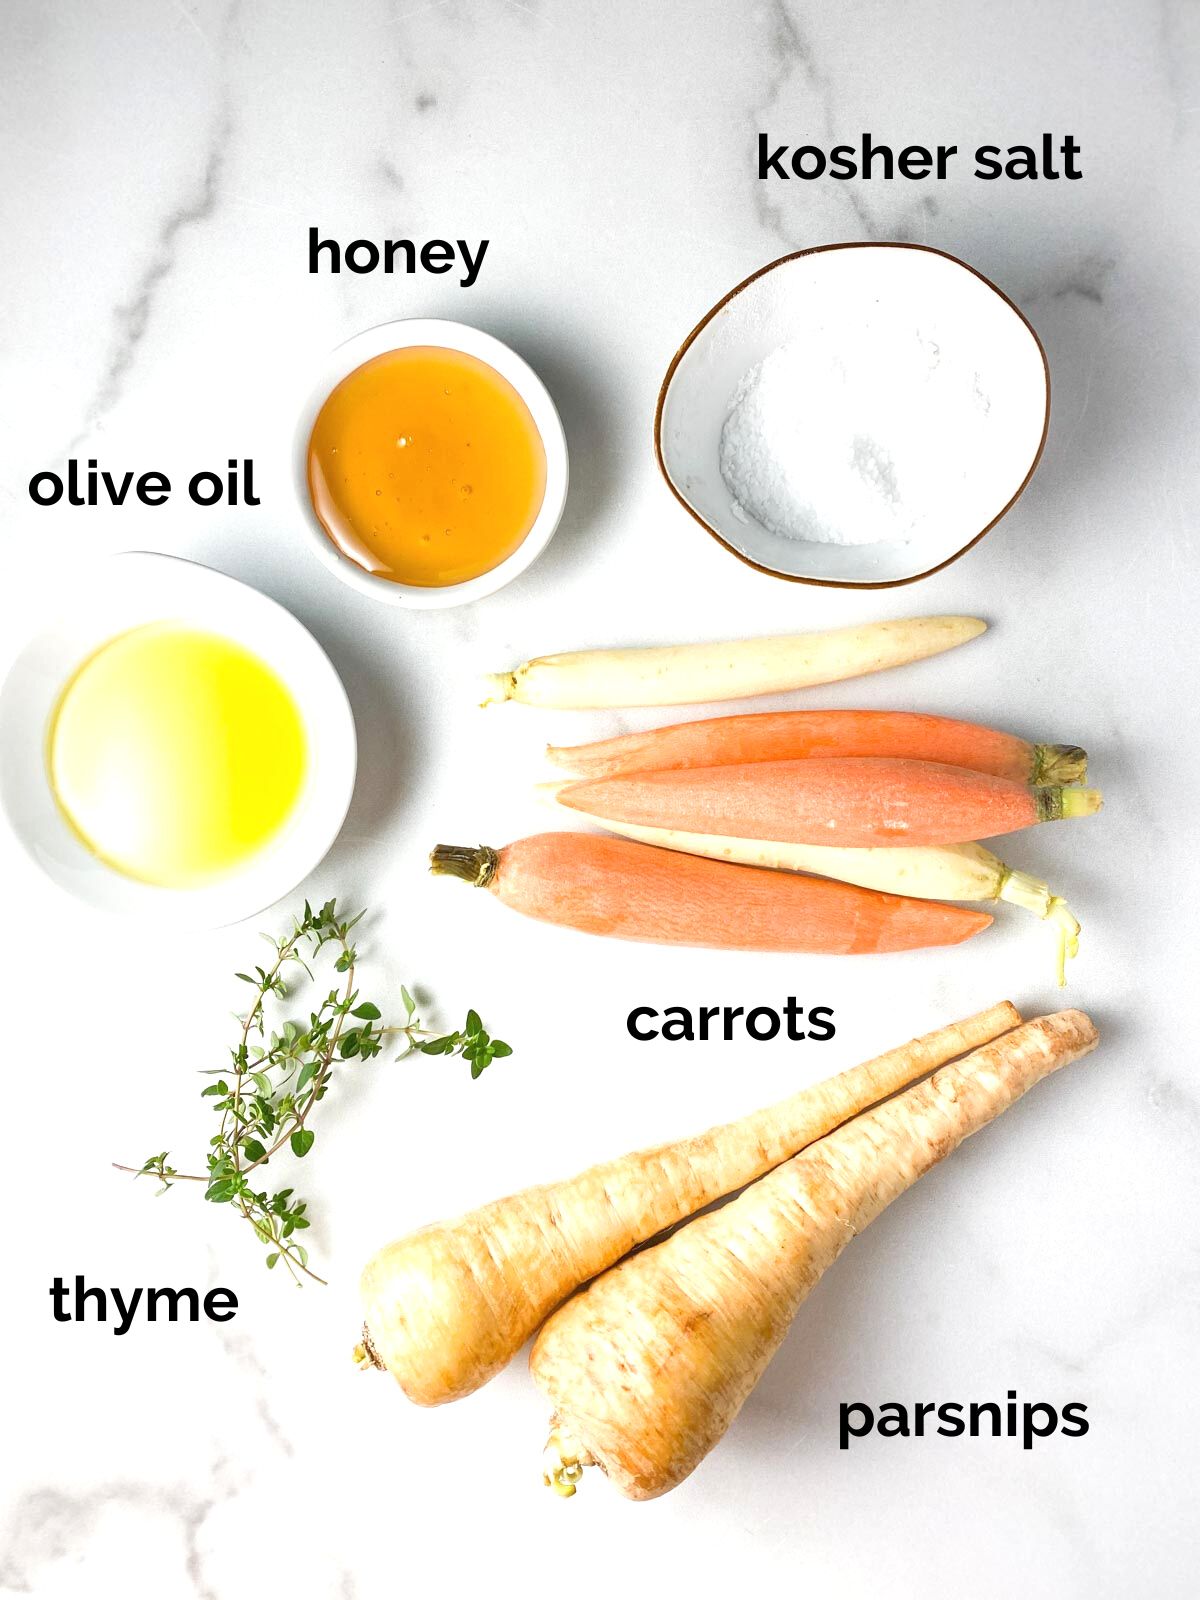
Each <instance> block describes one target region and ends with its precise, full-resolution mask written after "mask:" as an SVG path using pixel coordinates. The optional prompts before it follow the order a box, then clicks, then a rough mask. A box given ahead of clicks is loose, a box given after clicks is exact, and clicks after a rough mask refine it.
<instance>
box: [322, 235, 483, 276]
mask: <svg viewBox="0 0 1200 1600" xmlns="http://www.w3.org/2000/svg"><path fill="white" fill-rule="evenodd" d="M490 243H491V240H490V239H480V241H479V242H478V244H477V245H475V246H474V248H473V249H472V246H471V243H470V241H469V240H467V239H426V241H425V242H424V244H418V243H417V241H416V240H415V239H384V240H383V242H382V243H381V244H377V243H376V242H375V240H374V239H351V240H350V242H349V243H348V244H345V245H343V244H340V243H339V242H338V241H337V240H336V239H322V238H321V235H320V230H319V229H317V228H310V229H309V230H308V270H309V271H310V272H317V273H320V272H342V271H345V272H357V273H360V274H361V273H364V272H407V273H413V272H418V271H419V272H432V273H435V274H437V275H440V274H441V273H443V272H449V271H451V269H453V268H457V267H460V266H461V269H462V276H461V277H460V278H459V280H458V282H459V286H460V288H463V289H469V288H471V286H472V285H473V284H474V282H475V280H476V279H477V278H478V277H479V269H480V267H482V266H483V258H484V255H485V254H486V253H487V247H488V245H489V244H490Z"/></svg>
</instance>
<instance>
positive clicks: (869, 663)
mask: <svg viewBox="0 0 1200 1600" xmlns="http://www.w3.org/2000/svg"><path fill="white" fill-rule="evenodd" d="M986 627H987V623H986V622H981V621H980V619H979V618H978V617H910V618H904V619H901V620H898V621H895V622H870V623H866V624H864V625H863V626H861V627H857V628H834V629H832V630H831V631H829V632H827V633H801V634H794V635H787V636H782V637H778V638H768V639H737V640H730V641H728V642H725V643H719V644H681V645H662V646H658V647H654V648H651V649H648V650H576V651H571V652H569V653H567V654H562V655H552V656H537V657H535V658H534V659H533V660H532V661H526V662H524V663H523V664H522V665H521V666H519V667H517V668H516V669H515V670H514V671H512V672H498V673H494V674H492V675H491V676H490V677H489V678H488V680H487V686H488V697H487V699H485V700H484V702H483V703H484V705H492V704H495V703H496V702H498V701H501V700H519V701H522V702H523V703H524V704H525V705H532V706H552V707H557V708H559V709H569V708H570V709H577V710H588V709H596V708H602V707H607V706H674V705H689V704H700V703H702V702H704V701H707V700H736V699H740V698H741V697H742V696H745V695H756V694H777V693H779V692H781V691H783V690H786V689H806V688H809V687H811V686H812V685H814V684H819V683H836V682H838V681H839V680H840V679H843V678H858V677H862V676H863V675H864V674H866V673H869V672H882V671H883V670H884V669H885V668H887V667H899V666H903V665H904V664H905V663H906V662H909V661H920V660H922V659H923V658H925V657H926V656H934V655H939V654H940V653H941V652H942V651H943V650H951V649H953V648H954V646H955V645H960V644H965V643H966V642H967V641H968V640H969V639H975V638H977V637H978V636H979V635H980V634H981V633H982V632H983V631H984V629H985V628H986Z"/></svg>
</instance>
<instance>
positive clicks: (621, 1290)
mask: <svg viewBox="0 0 1200 1600" xmlns="http://www.w3.org/2000/svg"><path fill="white" fill-rule="evenodd" d="M1096 1042H1097V1034H1096V1030H1095V1028H1094V1027H1093V1025H1092V1023H1091V1022H1090V1020H1089V1019H1088V1018H1087V1017H1086V1016H1084V1015H1083V1013H1082V1012H1079V1011H1064V1012H1060V1013H1058V1014H1057V1015H1056V1016H1052V1017H1042V1018H1040V1019H1039V1020H1038V1021H1036V1022H1031V1023H1026V1024H1025V1025H1024V1026H1022V1027H1020V1028H1017V1029H1016V1030H1015V1031H1013V1032H1012V1033H1009V1034H1007V1035H1006V1036H1005V1037H1004V1038H1002V1039H999V1040H997V1041H996V1042H995V1043H992V1044H988V1045H985V1046H984V1047H983V1048H982V1049H980V1050H977V1051H975V1053H974V1054H973V1055H970V1056H968V1057H967V1058H966V1060H965V1061H962V1062H959V1063H957V1064H956V1065H953V1066H946V1067H943V1068H941V1069H940V1070H939V1071H937V1072H935V1073H934V1075H933V1077H932V1078H930V1079H929V1080H928V1081H927V1082H925V1083H922V1084H919V1085H917V1086H916V1087H915V1088H911V1089H907V1090H906V1091H905V1092H904V1093H903V1094H900V1095H898V1096H897V1097H896V1098H895V1099H893V1100H889V1101H887V1102H886V1103H885V1104H883V1105H881V1106H878V1107H877V1108H876V1109H875V1110H873V1111H869V1112H866V1113H864V1114H863V1115H862V1116H860V1117H857V1118H855V1119H854V1120H853V1121H852V1122H848V1123H846V1124H845V1125H844V1126H842V1127H840V1128H839V1129H838V1130H837V1131H836V1132H834V1133H831V1134H829V1135H828V1137H826V1138H824V1139H822V1140H820V1142H819V1143H817V1144H814V1145H812V1146H811V1147H810V1148H809V1149H807V1150H805V1151H804V1152H802V1153H801V1154H800V1155H798V1156H796V1157H795V1158H794V1159H792V1160H791V1161H788V1162H786V1163H784V1165H782V1166H780V1167H778V1168H777V1169H776V1170H775V1171H774V1172H772V1173H770V1174H769V1175H768V1176H767V1177H764V1178H761V1179H759V1181H758V1182H757V1183H755V1184H753V1185H751V1187H750V1188H749V1189H747V1190H746V1192H745V1193H744V1194H742V1195H741V1196H739V1197H738V1198H737V1199H736V1200H732V1201H730V1202H729V1203H728V1204H727V1205H726V1206H724V1207H723V1208H722V1209H721V1210H719V1211H716V1212H713V1213H710V1214H708V1215H706V1216H703V1217H698V1218H696V1219H695V1220H694V1221H692V1222H689V1223H688V1224H687V1225H686V1226H684V1227H683V1228H680V1229H679V1230H678V1231H677V1232H676V1233H674V1234H672V1235H671V1237H670V1238H669V1239H667V1240H666V1241H665V1243H663V1244H660V1245H657V1246H654V1247H652V1248H651V1249H649V1250H644V1251H642V1252H641V1253H640V1254H638V1255H635V1256H631V1257H630V1258H629V1260H627V1261H625V1262H623V1263H622V1264H621V1265H620V1266H618V1267H614V1268H613V1269H612V1270H611V1271H609V1272H606V1273H604V1274H603V1276H601V1277H599V1278H597V1279H596V1281H595V1282H594V1283H593V1284H591V1285H590V1287H589V1288H587V1289H585V1290H583V1291H582V1293H580V1294H577V1295H575V1296H574V1297H573V1298H572V1299H571V1300H569V1301H567V1303H566V1304H565V1305H564V1306H562V1307H561V1308H560V1309H559V1310H558V1311H557V1312H556V1313H555V1314H554V1315H553V1316H552V1317H551V1318H550V1319H549V1321H548V1322H547V1323H546V1324H545V1326H544V1327H543V1329H542V1331H541V1333H540V1334H539V1335H538V1338H537V1341H536V1343H535V1344H534V1347H533V1352H532V1354H531V1356H530V1368H531V1370H532V1372H533V1376H534V1379H535V1381H536V1383H537V1385H538V1387H539V1388H540V1389H541V1390H542V1392H543V1394H545V1396H546V1397H547V1399H548V1400H549V1402H550V1405H551V1408H552V1411H553V1418H552V1423H551V1427H552V1430H553V1431H552V1433H551V1440H550V1444H549V1446H548V1450H547V1457H546V1464H545V1471H546V1481H547V1482H548V1483H550V1484H551V1485H552V1486H553V1487H554V1488H556V1489H557V1490H558V1491H559V1492H560V1493H564V1494H572V1493H574V1490H575V1485H576V1482H577V1481H578V1479H579V1477H580V1475H581V1473H582V1471H583V1469H584V1468H585V1467H586V1466H588V1465H596V1466H599V1467H601V1468H602V1469H603V1470H604V1472H606V1473H607V1475H608V1476H609V1478H610V1479H611V1480H612V1481H613V1483H615V1484H616V1486H617V1488H618V1489H620V1490H621V1492H622V1493H623V1494H625V1495H628V1496H629V1497H630V1498H631V1499H635V1500H649V1499H652V1498H654V1497H655V1496H656V1495H660V1494H664V1493H665V1492H666V1491H667V1490H668V1489H672V1488H674V1487H675V1485H676V1484H678V1483H680V1482H681V1481H682V1480H683V1479H684V1478H686V1477H687V1475H688V1474H689V1473H690V1472H692V1471H693V1470H694V1468H695V1467H697V1466H698V1465H699V1463H700V1462H701V1461H702V1460H703V1458H704V1457H705V1455H707V1453H708V1452H709V1450H711V1449H712V1447H713V1445H714V1444H716V1442H717V1441H718V1439H720V1437H721V1435H722V1434H723V1433H724V1432H725V1430H726V1429H727V1428H728V1426H729V1424H730V1423H731V1422H732V1421H733V1419H734V1417H735V1416H736V1415H737V1413H738V1411H739V1410H740V1409H741V1406H742V1404H743V1402H744V1401H745V1399H746V1397H747V1395H749V1393H750V1391H751V1389H753V1387H754V1385H755V1384H756V1383H757V1381H758V1379H759V1378H760V1377H761V1375H762V1373H763V1371H764V1369H765V1368H766V1366H767V1363H768V1362H769V1361H770V1359H771V1357H772V1356H773V1355H774V1353H775V1351H776V1349H777V1348H778V1347H779V1345H780V1343H781V1342H782V1340H783V1337H784V1335H785V1334H786V1332H787V1330H788V1327H789V1325H790V1323H791V1321H792V1318H793V1317H794V1316H795V1314H796V1311H797V1310H798V1308H799V1306H800V1304H801V1302H802V1301H803V1300H804V1298H805V1296H806V1295H807V1294H808V1293H809V1291H810V1290H811V1289H812V1288H813V1286H814V1284H815V1283H816V1282H817V1280H818V1279H819V1278H820V1276H821V1274H822V1273H823V1272H824V1271H825V1269H826V1268H827V1267H828V1266H829V1265H830V1264H831V1263H832V1262H833V1261H835V1260H836V1259H837V1257H838V1256H839V1255H840V1254H841V1252H842V1250H843V1249H844V1248H845V1246H846V1245H847V1244H848V1243H849V1242H850V1240H851V1239H853V1238H854V1237H855V1235H856V1234H858V1233H861V1232H862V1230H863V1229H864V1228H865V1227H866V1226H867V1225H868V1223H870V1222H872V1221H873V1220H874V1218H876V1217H877V1216H878V1215H879V1214H880V1212H881V1211H882V1210H883V1209H884V1208H885V1207H886V1206H888V1205H889V1204H890V1203H891V1202H892V1201H893V1200H895V1199H896V1198H897V1196H899V1195H900V1194H902V1193H903V1192H904V1190H905V1189H907V1188H908V1187H909V1186H910V1184H912V1183H915V1182H916V1180H917V1179H918V1178H919V1177H921V1175H922V1174H923V1173H925V1172H928V1170H929V1169H930V1168H931V1167H932V1166H934V1165H935V1164H936V1163H937V1162H938V1161H940V1160H941V1159H942V1158H943V1157H944V1156H946V1155H948V1154H949V1153H950V1152H951V1151H952V1150H953V1149H954V1148H955V1147H956V1146H957V1145H959V1144H960V1143H961V1142H962V1141H963V1140H964V1139H966V1138H968V1137H969V1136H970V1135H971V1134H972V1133H975V1132H977V1131H978V1130H979V1129H980V1128H982V1127H983V1126H985V1124H987V1123H988V1122H990V1121H992V1119H993V1118H994V1117H997V1116H999V1115H1000V1113H1001V1112H1002V1111H1004V1110H1006V1109H1007V1107H1008V1106H1010V1105H1011V1104H1012V1103H1013V1101H1014V1100H1016V1099H1018V1098H1019V1097H1020V1096H1021V1095H1022V1094H1024V1093H1025V1091H1026V1090H1027V1089H1030V1088H1032V1086H1033V1085H1034V1084H1035V1083H1037V1082H1038V1081H1039V1080H1040V1079H1041V1078H1043V1077H1045V1076H1046V1075H1047V1074H1048V1073H1051V1072H1053V1071H1055V1070H1056V1069H1057V1068H1059V1067H1062V1066H1065V1065H1066V1064H1067V1062H1069V1061H1074V1060H1076V1059H1077V1058H1078V1057H1079V1056H1081V1055H1084V1054H1086V1053H1087V1052H1088V1051H1089V1050H1091V1049H1092V1048H1093V1047H1094V1046H1095V1044H1096Z"/></svg>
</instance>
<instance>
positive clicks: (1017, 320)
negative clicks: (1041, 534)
mask: <svg viewBox="0 0 1200 1600" xmlns="http://www.w3.org/2000/svg"><path fill="white" fill-rule="evenodd" d="M833 274H837V275H838V276H837V287H838V290H839V295H840V296H842V297H847V289H849V290H850V295H849V296H848V298H850V300H851V303H852V304H853V302H854V301H855V300H856V299H861V301H862V303H863V305H864V306H866V305H868V304H872V303H875V304H878V303H883V304H885V305H886V306H891V307H894V308H895V310H896V314H897V316H903V317H905V318H907V319H909V320H913V321H915V322H917V324H918V325H919V326H921V327H922V331H925V329H926V328H928V329H930V330H931V333H932V336H934V337H937V338H941V339H945V338H948V337H955V338H961V339H965V340H970V341H971V343H970V348H971V350H972V353H973V359H975V360H976V361H977V363H978V366H979V370H980V373H981V375H985V376H986V379H987V381H988V385H989V394H990V396H991V397H992V401H993V403H997V404H1001V405H1003V406H1004V418H1003V419H1002V423H1001V425H1000V428H998V432H999V431H1001V429H1002V430H1003V432H1004V441H1003V451H1002V452H1001V453H1002V455H1003V460H998V461H993V460H991V459H990V458H989V460H987V461H985V462H982V463H981V464H980V466H981V468H982V470H981V471H979V472H974V471H973V472H972V473H971V474H970V482H971V486H972V488H973V490H974V491H975V492H974V493H973V494H972V495H971V496H970V497H969V503H968V504H967V505H966V506H964V507H959V508H958V510H957V511H956V513H955V514H954V516H953V517H951V516H949V515H948V514H947V515H942V516H939V514H938V511H937V508H933V510H931V511H930V512H929V514H928V516H927V519H926V523H925V525H924V526H923V528H922V532H921V534H920V535H919V536H917V537H914V538H913V539H912V540H911V541H910V542H908V543H897V542H887V543H884V542H881V543H877V544H864V545H834V544H819V543H810V542H808V541H805V540H800V539H792V538H787V537H785V536H783V535H781V534H778V533H774V532H772V531H771V529H769V528H767V527H764V526H763V524H762V523H760V522H758V521H757V520H756V519H755V518H754V517H752V516H750V515H749V514H748V513H747V512H746V511H744V510H743V509H742V508H741V507H740V506H737V505H736V504H735V502H734V499H733V496H732V495H731V494H730V492H729V490H728V488H727V487H726V485H725V482H724V480H723V479H722V477H721V473H720V468H719V464H718V456H719V449H720V437H721V427H722V424H723V423H724V421H725V416H726V414H727V410H728V407H729V401H730V397H731V396H732V394H733V392H734V390H735V388H736V387H737V384H738V383H739V381H740V380H741V378H742V377H743V376H744V374H745V373H746V372H748V371H749V370H750V368H751V367H754V366H755V365H757V363H758V362H760V361H762V360H763V358H764V357H765V356H767V355H768V354H769V353H770V352H771V351H772V350H774V349H776V348H778V346H780V345H782V344H786V343H789V342H791V341H793V340H802V339H803V338H804V335H805V330H806V328H811V327H812V326H813V325H814V321H815V320H819V319H822V318H823V317H827V316H828V311H827V306H828V303H829V294H828V291H829V289H830V286H831V285H832V284H833V283H834V281H835V280H834V277H833V276H832V275H833ZM1049 424H1050V369H1049V366H1048V364H1047V361H1046V354H1045V351H1044V350H1043V348H1042V345H1041V341H1040V340H1039V339H1038V336H1037V334H1036V333H1035V332H1034V330H1033V328H1032V327H1031V326H1030V324H1029V323H1028V321H1027V320H1026V319H1025V317H1024V316H1022V314H1021V312H1020V311H1018V309H1017V307H1016V306H1015V305H1014V304H1013V303H1012V301H1011V300H1010V299H1009V298H1008V296H1007V295H1005V294H1003V293H1002V292H1001V291H1000V290H999V289H998V288H997V287H996V285H995V284H994V283H992V282H990V281H989V280H988V279H987V278H985V277H984V276H983V274H982V273H981V272H977V271H976V270H975V269H974V267H970V266H968V265H967V264H966V262H964V261H959V260H958V259H957V257H955V256H951V255H947V254H946V252H945V251H942V250H934V249H933V248H931V247H930V246H928V245H917V244H876V243H860V244H830V245H820V246H817V247H816V248H814V249H810V250H797V251H795V252H793V253H792V254H791V255H786V256H781V257H780V258H779V260H778V261H772V262H770V263H769V264H768V265H767V266H765V267H761V268H760V269H759V270H758V271H757V272H755V273H753V274H752V275H751V276H750V277H749V278H746V279H745V280H744V281H743V282H742V283H739V284H738V285H737V286H736V287H735V288H733V289H731V290H730V291H729V293H728V294H727V295H725V296H724V297H723V298H722V299H721V300H719V301H718V302H717V304H716V305H715V306H713V308H712V310H711V311H709V312H708V313H707V314H706V315H705V316H704V317H702V318H701V320H700V321H699V322H698V323H697V324H696V326H695V327H694V328H693V329H692V331H691V333H689V334H688V336H687V338H686V339H685V340H684V341H683V344H682V345H681V346H680V347H679V350H678V351H677V352H676V354H675V356H674V358H673V360H672V361H671V364H670V366H669V367H668V368H667V372H666V376H665V377H664V378H663V382H662V387H661V389H660V390H659V395H658V405H657V408H656V410H655V416H654V450H655V455H656V456H657V458H658V464H659V467H660V469H661V471H662V474H663V477H664V478H665V479H666V481H667V485H668V487H669V488H670V490H671V493H672V494H673V495H674V496H675V498H676V499H677V500H678V501H679V503H680V504H681V505H682V506H683V507H684V509H685V510H687V511H688V512H689V513H690V514H691V515H692V516H693V517H694V518H695V520H696V521H697V522H698V523H699V524H700V526H701V527H702V528H704V529H706V531H707V532H708V533H710V534H711V535H712V536H713V538H714V539H716V540H717V542H718V543H719V544H722V545H724V547H725V548H726V549H727V550H728V551H730V552H731V553H732V554H733V555H735V556H737V557H738V559H739V560H741V561H744V562H746V563H747V564H748V565H749V566H752V567H755V568H757V570H758V571H760V572H766V573H769V574H771V576H773V577H777V578H787V579H788V580H789V581H791V582H794V583H813V584H823V585H827V586H831V587H834V588H843V589H888V588H894V587H895V586H897V585H899V584H905V583H915V582H916V581H917V580H918V579H919V578H927V577H929V576H930V575H931V574H932V573H934V572H940V571H941V569H942V568H943V567H946V566H949V564H950V563H951V562H952V561H957V560H958V558H959V556H962V555H965V554H966V553H967V551H968V550H970V549H971V547H972V546H973V545H975V544H978V542H979V541H980V539H982V538H983V536H984V534H985V533H987V532H988V531H989V530H990V529H992V528H994V527H995V525H996V524H997V523H998V522H999V521H1000V519H1001V518H1002V517H1003V516H1004V515H1005V514H1006V513H1007V512H1008V511H1009V510H1011V508H1012V507H1013V505H1015V503H1016V501H1017V500H1018V499H1019V498H1020V496H1021V494H1022V493H1023V491H1024V489H1025V486H1026V484H1027V483H1028V482H1029V480H1030V478H1031V477H1032V476H1033V473H1034V470H1035V468H1036V467H1037V464H1038V462H1039V460H1040V459H1041V454H1042V450H1043V448H1044V446H1045V442H1046V433H1047V430H1048V428H1049ZM964 513H965V514H964Z"/></svg>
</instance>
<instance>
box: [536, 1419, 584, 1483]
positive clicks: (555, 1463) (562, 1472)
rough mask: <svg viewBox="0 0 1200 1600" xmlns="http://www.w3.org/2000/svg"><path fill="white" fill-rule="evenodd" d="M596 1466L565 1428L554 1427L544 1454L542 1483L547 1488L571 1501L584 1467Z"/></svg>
mask: <svg viewBox="0 0 1200 1600" xmlns="http://www.w3.org/2000/svg"><path fill="white" fill-rule="evenodd" d="M594 1464H595V1462H594V1459H593V1457H592V1456H591V1454H590V1453H589V1452H588V1451H587V1450H585V1449H584V1448H583V1446H582V1445H581V1444H580V1443H579V1442H578V1440H577V1439H575V1438H574V1437H573V1436H572V1435H571V1434H570V1433H568V1432H567V1430H566V1429H565V1428H560V1427H558V1426H554V1427H553V1429H552V1432H551V1434H550V1437H549V1438H548V1439H547V1440H546V1448H545V1450H544V1451H543V1452H542V1482H543V1483H544V1484H545V1485H546V1487H547V1488H549V1489H553V1490H554V1492H555V1494H560V1495H562V1497H563V1499H564V1500H569V1499H570V1497H571V1496H572V1495H573V1494H574V1493H575V1487H576V1485H577V1484H578V1482H579V1480H580V1478H582V1477H583V1469H584V1467H590V1466H593V1465H594Z"/></svg>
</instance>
